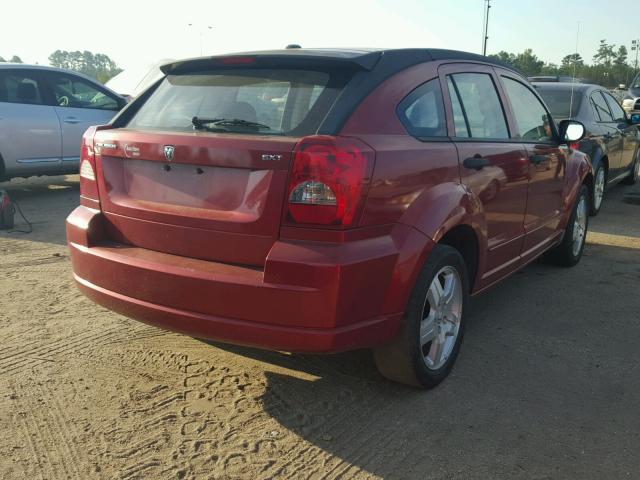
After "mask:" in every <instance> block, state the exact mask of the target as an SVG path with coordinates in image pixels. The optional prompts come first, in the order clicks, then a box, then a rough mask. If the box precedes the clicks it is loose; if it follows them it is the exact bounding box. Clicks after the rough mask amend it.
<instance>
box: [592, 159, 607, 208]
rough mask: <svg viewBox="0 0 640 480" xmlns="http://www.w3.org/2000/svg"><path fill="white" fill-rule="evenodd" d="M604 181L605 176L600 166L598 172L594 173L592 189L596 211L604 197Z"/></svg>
mask: <svg viewBox="0 0 640 480" xmlns="http://www.w3.org/2000/svg"><path fill="white" fill-rule="evenodd" d="M605 183H606V177H605V172H604V168H602V167H600V168H599V169H598V174H597V175H596V182H595V187H594V189H593V190H594V191H593V204H594V206H595V209H596V211H597V210H599V209H600V206H601V205H602V199H603V198H604V188H605Z"/></svg>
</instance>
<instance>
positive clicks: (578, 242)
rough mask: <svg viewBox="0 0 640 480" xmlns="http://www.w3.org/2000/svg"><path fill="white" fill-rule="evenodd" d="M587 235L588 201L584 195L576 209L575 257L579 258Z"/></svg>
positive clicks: (574, 228)
mask: <svg viewBox="0 0 640 480" xmlns="http://www.w3.org/2000/svg"><path fill="white" fill-rule="evenodd" d="M586 235H587V200H586V197H585V196H584V195H582V196H581V197H580V200H579V201H578V206H577V207H576V218H575V220H574V224H573V255H574V256H576V257H577V256H578V255H579V254H580V249H581V248H582V244H583V243H584V240H585V236H586Z"/></svg>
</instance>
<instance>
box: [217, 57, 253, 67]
mask: <svg viewBox="0 0 640 480" xmlns="http://www.w3.org/2000/svg"><path fill="white" fill-rule="evenodd" d="M255 61H256V59H255V58H254V57H222V58H220V63H222V64H223V65H247V64H249V63H254V62H255Z"/></svg>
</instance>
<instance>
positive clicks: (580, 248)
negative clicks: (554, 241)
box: [548, 185, 589, 267]
mask: <svg viewBox="0 0 640 480" xmlns="http://www.w3.org/2000/svg"><path fill="white" fill-rule="evenodd" d="M588 228H589V190H588V189H587V186H586V185H582V187H580V191H579V192H578V196H577V198H576V203H575V205H574V206H573V210H572V212H571V216H570V217H569V222H568V223H567V227H566V228H565V231H564V237H563V238H562V242H561V243H560V245H558V246H557V247H555V248H554V249H553V250H551V251H550V252H549V255H548V258H549V259H550V260H551V261H553V262H554V263H556V264H557V265H561V266H563V267H573V266H574V265H575V264H577V263H578V262H579V261H580V259H581V258H582V253H583V252H584V246H585V243H586V239H587V229H588Z"/></svg>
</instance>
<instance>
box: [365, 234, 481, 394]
mask: <svg viewBox="0 0 640 480" xmlns="http://www.w3.org/2000/svg"><path fill="white" fill-rule="evenodd" d="M468 286H469V280H468V274H467V268H466V265H465V262H464V260H463V258H462V256H461V255H460V253H459V252H458V251H457V250H456V249H454V248H452V247H449V246H447V245H436V246H435V248H434V249H433V251H432V252H431V255H430V256H429V259H428V260H427V262H426V263H425V265H424V267H423V269H422V271H421V272H420V275H419V277H418V281H417V282H416V286H415V287H414V289H413V291H412V293H411V297H410V299H409V303H408V305H407V310H406V312H405V315H404V317H403V319H402V324H401V325H400V328H399V331H398V333H397V335H396V337H395V338H394V340H393V341H392V342H391V343H390V344H388V345H384V346H382V347H378V348H376V349H374V358H375V361H376V365H377V367H378V370H380V373H382V375H384V376H385V377H387V378H389V379H390V380H394V381H396V382H400V383H405V384H408V385H414V386H418V387H422V388H433V387H435V386H436V385H438V384H439V383H440V382H442V380H444V379H445V378H446V377H447V375H449V372H450V371H451V368H452V367H453V364H454V363H455V361H456V358H457V356H458V352H459V350H460V344H461V342H462V337H463V334H464V326H465V323H464V314H465V311H466V305H467V300H468V297H469V287H468Z"/></svg>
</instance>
